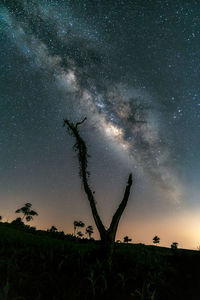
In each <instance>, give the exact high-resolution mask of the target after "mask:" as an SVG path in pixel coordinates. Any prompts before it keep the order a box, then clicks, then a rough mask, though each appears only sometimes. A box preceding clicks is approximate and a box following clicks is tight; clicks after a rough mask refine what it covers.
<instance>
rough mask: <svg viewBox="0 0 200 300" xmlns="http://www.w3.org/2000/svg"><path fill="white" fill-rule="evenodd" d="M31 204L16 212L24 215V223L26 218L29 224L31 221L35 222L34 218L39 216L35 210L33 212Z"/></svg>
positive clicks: (26, 204)
mask: <svg viewBox="0 0 200 300" xmlns="http://www.w3.org/2000/svg"><path fill="white" fill-rule="evenodd" d="M31 206H32V204H31V203H25V205H24V206H23V207H21V208H19V209H17V210H16V211H15V213H17V214H18V213H22V214H23V218H22V221H23V220H24V218H25V219H26V221H27V222H30V221H31V220H33V216H38V213H37V212H36V211H34V210H31Z"/></svg>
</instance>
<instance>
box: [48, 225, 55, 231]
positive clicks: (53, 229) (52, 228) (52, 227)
mask: <svg viewBox="0 0 200 300" xmlns="http://www.w3.org/2000/svg"><path fill="white" fill-rule="evenodd" d="M47 231H48V232H57V231H58V229H57V228H56V227H55V226H54V225H52V226H51V228H50V229H48V230H47Z"/></svg>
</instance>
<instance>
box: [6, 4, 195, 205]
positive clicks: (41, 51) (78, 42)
mask: <svg viewBox="0 0 200 300" xmlns="http://www.w3.org/2000/svg"><path fill="white" fill-rule="evenodd" d="M197 8H198V9H199V8H200V5H199V4H198V2H197V1H183V2H181V1H165V3H163V1H155V2H154V3H153V4H152V3H150V2H148V1H143V2H142V3H141V1H134V3H133V1H114V2H113V1H110V2H109V3H108V2H105V1H94V2H93V1H87V2H86V1H76V2H75V3H74V2H73V1H43V2H39V1H12V2H11V1H6V0H5V1H3V4H2V5H1V7H0V12H1V23H0V24H1V33H2V42H3V43H2V44H4V46H3V47H4V48H3V49H4V53H2V67H3V68H4V67H5V68H7V70H5V69H4V70H5V71H4V72H5V73H6V72H7V73H9V68H14V69H15V73H16V78H19V77H20V76H21V77H22V78H23V79H22V80H25V81H26V75H25V74H26V73H27V74H29V76H30V74H38V78H40V79H41V81H42V82H43V85H44V86H45V87H46V89H47V90H49V92H47V94H49V97H50V99H51V101H50V100H49V99H48V100H46V101H47V102H48V103H50V104H48V105H49V107H50V108H51V109H52V110H53V109H54V110H55V114H56V118H57V120H60V122H61V123H62V118H63V117H65V118H69V119H70V120H71V121H74V122H76V121H78V120H80V119H81V118H83V117H85V116H87V119H88V122H87V125H86V126H83V129H82V130H83V133H84V134H85V137H86V139H88V141H90V142H91V137H90V135H89V133H88V132H90V131H91V132H93V131H95V136H96V137H94V136H93V137H92V139H93V141H95V140H94V139H95V138H96V139H97V140H98V142H97V141H95V142H94V144H95V143H97V144H98V143H99V139H101V138H102V143H104V146H105V147H104V149H106V147H107V146H108V147H111V149H113V151H118V152H119V153H121V154H119V155H121V156H119V157H121V160H122V162H121V164H122V166H123V160H126V161H128V164H130V166H131V168H130V169H132V170H133V172H134V174H135V176H138V174H140V178H143V179H144V181H148V185H149V186H152V189H154V193H157V194H156V195H157V197H161V198H164V199H167V201H169V203H173V204H175V205H176V204H180V203H181V202H182V201H187V196H188V195H187V191H186V186H185V182H188V178H192V185H191V186H190V185H188V183H187V188H189V190H194V189H195V190H196V174H197V173H198V166H199V161H198V158H199V151H198V150H199V149H198V148H199V146H198V145H197V140H199V134H198V131H199V126H200V125H199V117H200V113H199V109H200V104H199V102H200V99H199V92H200V91H199V86H198V78H199V77H198V76H199V75H200V74H199V73H200V69H199V66H200V65H199V56H200V54H199V53H200V52H199V44H198V41H199V37H200V33H199V29H198V28H199V25H200V19H199V15H198V13H197ZM6 47H7V48H6ZM12 48H13V49H15V50H14V52H15V51H16V53H17V54H16V56H17V57H18V58H20V60H22V61H23V64H24V66H25V67H24V70H23V71H24V74H21V73H20V75H19V73H18V71H17V69H16V68H17V66H16V68H15V66H14V64H15V63H14V62H13V61H11V60H10V61H9V59H8V62H7V65H6V60H7V59H6V54H5V49H8V50H7V51H8V53H10V52H12ZM16 49H17V50H16ZM4 57H5V58H4ZM21 71H22V70H21ZM21 71H19V72H21ZM4 75H5V74H4ZM4 75H3V76H4ZM33 77H34V76H33ZM2 78H3V77H2ZM6 80H7V79H5V81H6ZM35 80H36V79H34V78H32V79H31V89H37V83H36V81H35ZM18 81H19V80H18ZM34 81H35V82H34ZM2 82H3V81H2ZM9 85H10V86H12V85H13V89H15V90H16V89H17V87H16V86H15V84H14V83H12V84H11V83H9ZM50 86H51V87H50ZM52 90H53V91H52ZM30 93H31V91H30ZM51 93H52V95H53V96H52V95H51ZM33 94H34V93H33ZM24 97H25V99H26V98H27V96H24ZM51 97H52V98H51ZM33 98H34V97H31V100H29V102H28V103H29V105H30V106H33V105H36V106H37V108H36V109H35V108H34V110H35V113H34V115H35V116H33V117H32V120H31V122H32V123H34V122H35V118H36V114H37V113H38V116H41V115H42V118H41V123H42V122H43V121H44V122H46V120H47V119H48V118H49V116H48V112H47V113H46V117H44V115H45V112H44V113H41V109H42V106H41V104H40V101H41V100H39V99H38V100H34V101H33ZM42 98H43V100H42V101H44V102H45V96H44V97H42ZM21 101H22V102H23V100H21ZM24 101H25V100H24ZM35 101H36V102H37V104H35V103H36V102H35ZM33 103H34V104H33ZM18 109H19V104H18V106H17V108H16V111H15V112H14V113H13V114H12V116H11V117H12V118H13V119H14V120H13V119H12V120H11V121H12V122H13V124H14V123H15V118H16V116H17V114H18ZM43 109H44V108H43ZM36 111H38V112H37V113H36ZM26 118H27V116H25V119H26ZM30 118H31V117H30ZM37 122H38V121H37ZM42 126H43V125H37V126H36V129H38V130H40V128H41V127H42ZM44 126H45V125H44ZM57 126H58V125H56V129H57ZM2 128H3V127H2ZM97 133H98V134H97ZM31 134H32V133H31ZM54 134H56V133H54ZM24 135H25V136H26V134H25V133H24ZM24 139H25V137H23V140H24ZM62 139H63V137H60V138H59V137H58V142H59V141H61V140H62ZM91 143H92V142H91ZM193 145H194V146H193ZM111 151H112V150H111ZM113 153H114V152H113ZM115 155H117V154H116V153H115ZM119 159H120V158H119ZM196 161H197V164H195V162H196ZM193 174H195V176H193ZM191 176H192V177H191ZM141 180H142V179H141ZM156 191H157V192H156Z"/></svg>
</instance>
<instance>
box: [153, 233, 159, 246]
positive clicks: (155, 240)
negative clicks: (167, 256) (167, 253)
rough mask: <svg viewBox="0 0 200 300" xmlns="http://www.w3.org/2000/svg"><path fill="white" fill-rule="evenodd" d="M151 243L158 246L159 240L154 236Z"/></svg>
mask: <svg viewBox="0 0 200 300" xmlns="http://www.w3.org/2000/svg"><path fill="white" fill-rule="evenodd" d="M153 243H154V244H159V243H160V238H159V237H158V236H157V235H155V236H154V238H153Z"/></svg>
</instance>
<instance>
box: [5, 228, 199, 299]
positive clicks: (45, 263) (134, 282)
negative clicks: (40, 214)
mask: <svg viewBox="0 0 200 300" xmlns="http://www.w3.org/2000/svg"><path fill="white" fill-rule="evenodd" d="M199 273H200V252H199V251H192V250H182V249H177V250H172V249H169V248H163V247H159V246H145V245H142V244H116V247H115V253H114V257H113V265H112V270H111V272H108V271H106V270H105V268H104V266H103V264H102V261H101V252H100V250H99V243H98V242H95V241H89V240H86V239H85V240H80V239H78V238H75V237H73V236H71V235H64V233H49V232H45V231H39V230H35V229H34V228H33V229H32V228H30V227H28V226H13V225H11V224H8V223H0V300H24V299H26V300H39V299H40V300H41V299H44V300H55V299H58V300H64V299H65V300H67V299H69V300H73V299H83V300H85V299H111V298H112V299H132V300H158V299H159V300H173V299H176V300H179V299H180V300H186V299H187V300H197V299H199V298H200V292H199V291H200V290H199V287H200V276H199Z"/></svg>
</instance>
